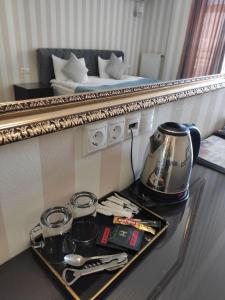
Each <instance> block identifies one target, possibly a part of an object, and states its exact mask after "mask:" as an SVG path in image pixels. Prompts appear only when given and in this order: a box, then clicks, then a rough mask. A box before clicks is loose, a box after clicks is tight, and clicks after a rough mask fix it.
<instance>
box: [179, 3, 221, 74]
mask: <svg viewBox="0 0 225 300" xmlns="http://www.w3.org/2000/svg"><path fill="white" fill-rule="evenodd" d="M224 54H225V0H193V2H192V7H191V12H190V17H189V22H188V26H187V32H186V38H185V42H184V47H183V54H182V57H181V62H180V67H179V71H178V75H177V78H188V77H195V76H203V75H209V74H216V73H220V71H221V68H222V64H223V58H224Z"/></svg>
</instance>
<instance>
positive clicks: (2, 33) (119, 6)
mask: <svg viewBox="0 0 225 300" xmlns="http://www.w3.org/2000/svg"><path fill="white" fill-rule="evenodd" d="M190 3H191V0H182V1H180V0H148V1H145V4H144V5H145V8H144V15H143V16H142V17H134V16H133V12H134V8H135V0H0V41H1V43H0V101H9V100H12V99H14V94H13V89H12V85H13V84H14V83H21V82H35V81H37V79H38V78H37V67H36V55H35V49H37V48H41V47H59V48H60V47H64V48H67V47H68V48H90V49H115V50H123V51H124V52H125V56H126V61H127V63H128V65H130V69H129V73H130V74H136V73H137V71H138V66H139V60H140V53H141V52H158V53H162V54H164V55H165V64H164V70H163V74H162V79H163V80H170V79H175V78H176V74H177V68H178V65H179V60H180V54H181V50H182V45H183V40H184V35H185V27H186V24H187V16H188V13H189V8H190ZM27 68H29V69H30V73H29V74H25V73H24V72H23V69H25V70H26V69H27Z"/></svg>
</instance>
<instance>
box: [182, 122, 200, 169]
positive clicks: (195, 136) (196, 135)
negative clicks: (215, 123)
mask: <svg viewBox="0 0 225 300" xmlns="http://www.w3.org/2000/svg"><path fill="white" fill-rule="evenodd" d="M184 125H186V126H187V127H188V128H189V129H190V134H191V142H192V148H193V165H194V164H195V162H196V159H197V157H198V153H199V149H200V144H201V134H200V131H199V129H198V128H197V127H196V126H195V124H184Z"/></svg>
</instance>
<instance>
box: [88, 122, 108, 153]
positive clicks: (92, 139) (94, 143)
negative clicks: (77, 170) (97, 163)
mask: <svg viewBox="0 0 225 300" xmlns="http://www.w3.org/2000/svg"><path fill="white" fill-rule="evenodd" d="M107 127H108V124H107V122H97V123H95V124H93V125H86V126H85V127H84V135H83V136H84V141H83V146H84V154H85V155H87V154H89V153H92V152H95V151H97V150H100V149H103V148H105V147H106V146H107Z"/></svg>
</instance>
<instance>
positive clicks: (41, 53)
mask: <svg viewBox="0 0 225 300" xmlns="http://www.w3.org/2000/svg"><path fill="white" fill-rule="evenodd" d="M71 52H73V53H74V54H75V55H76V56H77V57H78V58H80V57H84V59H85V62H86V66H87V68H88V70H89V71H88V75H89V76H99V72H98V56H100V57H101V58H103V59H109V58H110V55H111V53H112V52H113V53H115V54H116V55H117V56H122V57H123V58H124V53H123V52H122V51H118V50H115V51H114V50H93V49H63V48H40V49H37V62H38V76H39V81H40V82H41V83H42V84H45V85H49V84H50V83H49V82H50V80H51V79H53V78H55V76H54V70H53V63H52V57H51V56H52V54H54V55H55V56H58V57H60V58H64V59H69V58H70V53H71Z"/></svg>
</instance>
